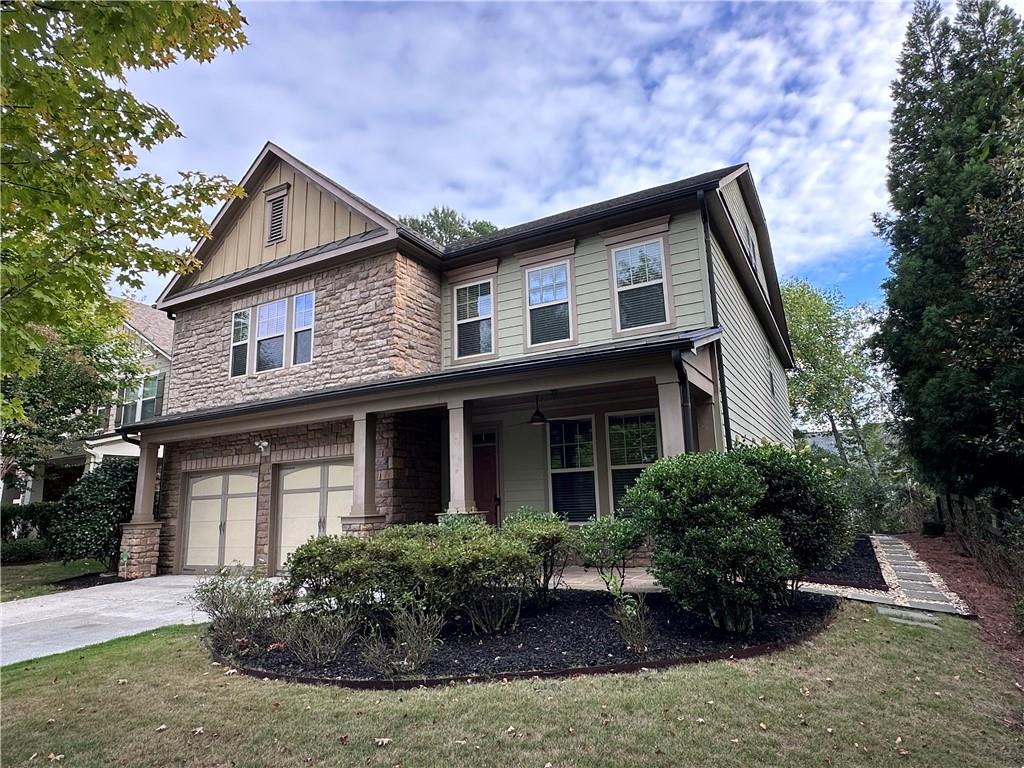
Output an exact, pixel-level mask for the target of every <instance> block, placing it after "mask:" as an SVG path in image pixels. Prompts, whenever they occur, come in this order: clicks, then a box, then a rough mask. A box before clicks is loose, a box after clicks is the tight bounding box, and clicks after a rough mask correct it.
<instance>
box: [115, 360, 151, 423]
mask: <svg viewBox="0 0 1024 768" xmlns="http://www.w3.org/2000/svg"><path fill="white" fill-rule="evenodd" d="M123 394H124V396H123V397H122V402H121V407H120V415H121V418H120V424H122V425H124V424H135V423H136V422H139V421H146V420H147V419H152V418H153V417H154V416H157V415H159V411H160V409H159V407H158V403H157V401H158V399H159V397H160V374H156V373H154V374H153V375H152V376H147V377H146V378H145V379H143V380H142V381H140V382H139V383H138V384H137V385H136V386H134V387H129V388H127V389H126V390H124V393H123Z"/></svg>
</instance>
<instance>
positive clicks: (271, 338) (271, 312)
mask: <svg viewBox="0 0 1024 768" xmlns="http://www.w3.org/2000/svg"><path fill="white" fill-rule="evenodd" d="M287 307H288V301H287V299H279V300H278V301H272V302H270V303H269V304H263V305H261V306H260V307H259V308H258V309H257V311H256V370H257V371H270V370H273V369H275V368H283V367H284V326H285V316H286V314H287V312H286V310H287Z"/></svg>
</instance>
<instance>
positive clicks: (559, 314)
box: [526, 261, 572, 346]
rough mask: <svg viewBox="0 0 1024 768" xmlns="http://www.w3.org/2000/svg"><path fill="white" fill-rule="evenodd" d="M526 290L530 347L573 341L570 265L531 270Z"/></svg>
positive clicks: (565, 262)
mask: <svg viewBox="0 0 1024 768" xmlns="http://www.w3.org/2000/svg"><path fill="white" fill-rule="evenodd" d="M526 289H527V300H528V304H529V312H530V318H529V320H530V322H529V333H530V337H529V339H530V340H529V344H530V346H534V345H536V344H550V343H551V342H553V341H565V340H566V339H570V338H572V322H571V317H570V313H571V307H570V306H569V301H570V299H569V262H567V261H563V262H562V263H560V264H550V265H548V266H543V267H537V268H536V269H528V270H527V271H526Z"/></svg>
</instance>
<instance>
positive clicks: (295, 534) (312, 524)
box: [277, 459, 352, 567]
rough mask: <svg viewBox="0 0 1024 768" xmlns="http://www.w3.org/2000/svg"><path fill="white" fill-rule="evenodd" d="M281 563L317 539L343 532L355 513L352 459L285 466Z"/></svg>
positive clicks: (280, 523)
mask: <svg viewBox="0 0 1024 768" xmlns="http://www.w3.org/2000/svg"><path fill="white" fill-rule="evenodd" d="M278 481H279V482H278V487H279V488H280V492H279V496H278V505H277V508H278V514H279V517H278V526H277V530H278V536H277V540H278V549H277V563H278V566H279V567H283V566H284V564H285V562H286V561H287V560H288V555H290V554H291V553H292V552H294V551H295V548H296V547H298V546H299V545H300V544H304V543H306V542H307V541H309V540H310V539H311V538H313V537H315V536H324V535H328V536H331V535H335V534H340V533H341V518H342V517H343V516H345V515H348V514H349V513H350V512H351V511H352V460H351V459H348V460H340V461H332V462H327V463H323V464H298V465H294V466H286V467H282V468H281V469H280V471H279V474H278Z"/></svg>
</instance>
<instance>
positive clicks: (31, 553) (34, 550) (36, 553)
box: [0, 538, 50, 564]
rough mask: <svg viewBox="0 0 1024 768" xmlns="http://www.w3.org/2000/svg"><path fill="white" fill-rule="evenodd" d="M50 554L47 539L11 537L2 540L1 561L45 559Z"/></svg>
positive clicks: (20, 561) (23, 561) (17, 561)
mask: <svg viewBox="0 0 1024 768" xmlns="http://www.w3.org/2000/svg"><path fill="white" fill-rule="evenodd" d="M49 554H50V548H49V545H48V544H47V543H46V539H38V538H31V539H27V538H26V539H11V540H10V541H4V542H0V563H4V564H10V563H28V562H31V561H33V560H43V559H45V558H46V557H47V556H48V555H49Z"/></svg>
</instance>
